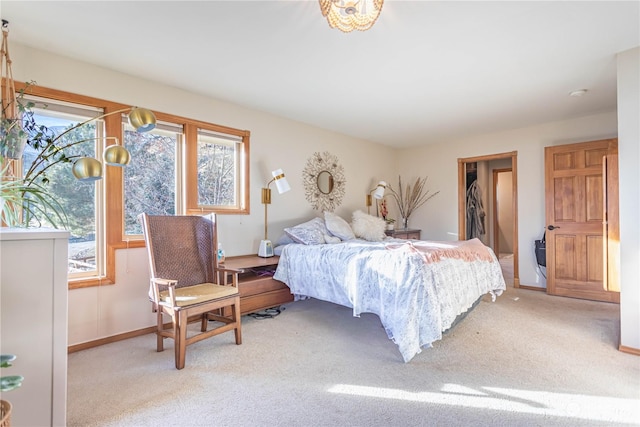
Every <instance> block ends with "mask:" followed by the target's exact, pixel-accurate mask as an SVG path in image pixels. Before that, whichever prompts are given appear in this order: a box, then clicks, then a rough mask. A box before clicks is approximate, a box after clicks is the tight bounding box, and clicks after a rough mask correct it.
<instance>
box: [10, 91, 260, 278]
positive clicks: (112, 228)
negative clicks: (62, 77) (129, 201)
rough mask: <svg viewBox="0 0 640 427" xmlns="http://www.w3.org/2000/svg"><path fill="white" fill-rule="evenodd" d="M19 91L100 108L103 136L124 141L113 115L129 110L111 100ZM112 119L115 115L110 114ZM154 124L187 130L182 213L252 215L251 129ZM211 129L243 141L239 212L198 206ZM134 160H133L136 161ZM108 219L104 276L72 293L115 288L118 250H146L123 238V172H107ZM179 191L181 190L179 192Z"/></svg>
mask: <svg viewBox="0 0 640 427" xmlns="http://www.w3.org/2000/svg"><path fill="white" fill-rule="evenodd" d="M15 84H16V89H17V90H25V93H26V94H29V95H33V96H38V97H41V98H45V99H50V100H51V101H63V102H70V103H74V104H80V105H86V106H88V107H94V108H99V109H102V110H103V111H104V114H105V115H106V116H105V117H103V118H102V120H103V121H104V129H105V136H107V137H116V138H118V140H120V141H124V138H123V126H122V116H121V115H120V114H111V113H114V112H116V111H117V110H122V109H127V108H130V107H131V105H126V104H121V103H117V102H113V101H107V100H103V99H99V98H94V97H90V96H85V95H78V94H75V93H71V92H66V91H61V90H57V89H51V88H46V87H42V86H37V85H31V84H30V85H27V84H25V83H23V82H15ZM109 114H111V115H109ZM154 114H155V115H156V119H157V120H160V121H166V122H171V123H176V124H180V125H182V126H183V130H184V138H183V141H182V144H183V147H182V152H183V153H184V155H183V156H181V155H180V154H178V155H177V156H176V159H175V160H176V161H177V162H179V161H183V162H184V174H185V175H184V179H183V185H184V187H185V188H184V189H183V191H184V192H185V195H186V196H185V202H184V203H185V206H184V212H185V213H186V214H187V215H203V214H208V213H216V214H225V215H227V214H243V215H246V214H249V213H250V197H249V189H250V188H251V186H250V185H251V183H250V178H251V177H250V173H249V164H250V135H251V133H250V132H249V131H248V130H240V129H235V128H231V127H227V126H222V125H217V124H213V123H207V122H203V121H200V120H193V119H188V118H185V117H181V116H177V115H173V114H167V113H161V112H156V111H154ZM199 128H200V129H206V130H211V131H213V132H217V133H222V134H229V135H233V136H237V137H240V138H242V142H243V145H242V147H243V152H242V153H241V155H242V156H244V164H243V167H242V168H241V170H239V171H238V178H239V179H241V180H242V183H241V186H242V190H243V191H242V194H241V195H240V197H242V198H243V202H242V203H240V206H241V208H240V209H234V208H232V209H228V208H227V209H217V208H211V207H208V208H203V207H199V206H198V188H197V185H198V173H197V172H198V165H197V152H198V147H197V145H198V129H199ZM132 160H133V161H135V159H132ZM103 180H104V217H103V218H104V219H103V221H102V223H101V224H96V229H97V230H100V229H101V227H102V229H103V231H104V237H105V238H104V243H103V244H104V245H105V247H104V253H105V257H106V262H105V270H104V273H103V274H102V275H100V276H93V277H84V278H78V279H70V280H69V281H68V283H69V289H78V288H85V287H92V286H101V285H109V284H115V278H116V277H115V276H116V250H118V249H130V248H141V247H144V240H143V239H142V238H141V236H140V237H138V236H131V235H129V236H128V235H125V226H124V172H123V170H122V169H121V168H104V176H103ZM177 190H179V189H177Z"/></svg>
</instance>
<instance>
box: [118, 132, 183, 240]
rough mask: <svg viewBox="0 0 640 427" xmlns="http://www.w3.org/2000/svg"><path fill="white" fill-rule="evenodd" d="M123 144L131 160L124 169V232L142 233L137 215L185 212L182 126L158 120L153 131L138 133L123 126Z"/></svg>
mask: <svg viewBox="0 0 640 427" xmlns="http://www.w3.org/2000/svg"><path fill="white" fill-rule="evenodd" d="M123 126H124V146H125V148H126V149H127V150H129V153H130V154H131V159H132V161H131V163H129V165H128V166H127V167H126V168H125V171H124V215H125V219H124V220H125V235H127V236H141V235H142V226H141V224H140V221H139V220H138V215H140V214H141V213H143V212H146V213H148V214H150V215H176V214H181V213H183V211H184V210H183V209H182V208H181V206H182V204H181V203H180V199H181V197H180V196H181V194H182V192H181V191H179V189H180V188H181V185H180V183H181V182H182V180H181V179H178V177H179V176H180V175H181V173H180V172H181V171H182V168H181V162H180V161H179V156H178V153H179V152H180V150H179V146H180V143H181V142H182V133H183V132H182V126H178V125H169V124H163V123H158V124H157V125H156V128H155V129H154V130H152V131H151V132H145V133H139V132H136V131H135V129H133V127H131V125H130V124H128V123H125V124H124V125H123Z"/></svg>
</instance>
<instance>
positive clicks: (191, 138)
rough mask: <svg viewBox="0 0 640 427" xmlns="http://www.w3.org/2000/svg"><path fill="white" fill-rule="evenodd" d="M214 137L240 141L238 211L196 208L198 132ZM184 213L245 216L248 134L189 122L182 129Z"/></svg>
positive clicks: (237, 130)
mask: <svg viewBox="0 0 640 427" xmlns="http://www.w3.org/2000/svg"><path fill="white" fill-rule="evenodd" d="M199 129H202V130H205V131H211V132H214V133H220V134H227V135H233V136H236V137H238V138H241V139H242V152H241V153H239V154H240V156H242V161H241V163H240V168H239V171H238V174H239V176H240V179H241V181H242V182H241V183H240V184H239V188H240V189H241V194H239V195H238V198H239V199H241V200H239V201H238V205H239V206H238V207H232V206H230V207H225V206H218V207H215V208H213V207H211V206H202V205H199V204H198V130H199ZM184 133H185V156H184V158H185V188H186V191H185V196H186V197H185V203H186V209H185V212H186V214H187V215H202V214H207V213H217V214H239V215H246V214H249V188H250V187H249V175H250V174H249V160H250V158H249V152H250V150H249V143H250V136H251V132H249V131H248V130H239V129H233V128H230V127H226V126H220V125H214V124H211V123H205V122H196V121H191V122H190V123H188V124H186V125H185V128H184Z"/></svg>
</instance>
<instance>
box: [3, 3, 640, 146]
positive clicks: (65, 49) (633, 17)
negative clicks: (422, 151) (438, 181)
mask: <svg viewBox="0 0 640 427" xmlns="http://www.w3.org/2000/svg"><path fill="white" fill-rule="evenodd" d="M0 7H1V9H0V13H1V14H2V18H3V19H7V20H9V22H10V24H9V29H10V37H9V40H10V43H12V42H17V43H21V44H24V45H28V46H34V47H37V48H40V49H44V50H48V51H51V52H55V53H57V54H60V55H64V56H69V57H71V58H76V59H81V60H83V61H86V62H90V63H95V64H98V65H101V66H104V67H108V68H111V69H114V70H117V71H120V72H123V73H127V74H130V75H134V76H140V77H145V78H147V79H150V80H154V81H157V82H160V83H164V84H167V85H171V86H175V87H179V88H183V89H186V90H188V91H192V92H196V93H200V94H206V95H210V96H212V97H214V98H217V99H221V100H225V101H229V102H233V103H236V104H239V105H243V106H247V107H250V108H254V109H258V110H263V111H268V112H271V113H274V114H277V115H280V116H284V117H287V118H291V119H294V120H298V121H301V122H305V123H310V124H313V125H316V126H319V127H322V128H327V129H332V130H334V131H337V132H340V133H344V134H347V135H352V136H354V137H359V138H363V139H367V140H370V141H376V142H379V143H382V144H386V145H390V146H396V147H408V146H416V145H420V144H427V143H433V142H438V141H446V140H448V139H451V138H458V137H462V136H464V135H468V134H478V133H484V132H491V131H496V130H503V129H511V128H517V127H522V126H527V125H532V124H538V123H544V122H549V121H554V120H562V119H566V118H571V117H579V116H584V115H588V114H592V113H598V112H602V111H613V110H615V108H616V57H615V54H616V53H617V52H621V51H624V50H627V49H630V48H633V47H636V46H639V45H640V26H639V21H640V1H622V2H614V1H600V2H579V1H533V2H524V1H511V2H507V1H498V2H485V1H469V2H462V1H451V0H450V1H401V0H386V2H385V4H384V7H383V9H382V13H381V15H380V18H379V19H378V22H377V23H376V24H375V25H374V26H373V28H372V29H370V30H369V31H366V32H357V31H356V32H353V33H348V34H346V33H342V32H340V31H339V30H336V29H331V28H330V27H329V26H328V24H327V22H326V20H324V18H323V17H322V15H321V13H320V7H319V5H318V2H317V1H315V0H313V1H310V0H309V1H291V0H289V1H265V0H262V1H193V2H189V1H70V2H66V1H64V2H63V1H42V2H36V1H25V0H22V1H7V0H2V1H1V3H0ZM583 88H584V89H588V92H587V94H586V95H585V96H583V97H579V98H578V97H570V96H568V94H569V92H571V91H573V90H576V89H583Z"/></svg>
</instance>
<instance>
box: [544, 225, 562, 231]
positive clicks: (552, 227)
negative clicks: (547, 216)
mask: <svg viewBox="0 0 640 427" xmlns="http://www.w3.org/2000/svg"><path fill="white" fill-rule="evenodd" d="M556 228H560V227H556V226H555V225H550V226H548V227H547V230H549V231H552V230H555V229H556Z"/></svg>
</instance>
